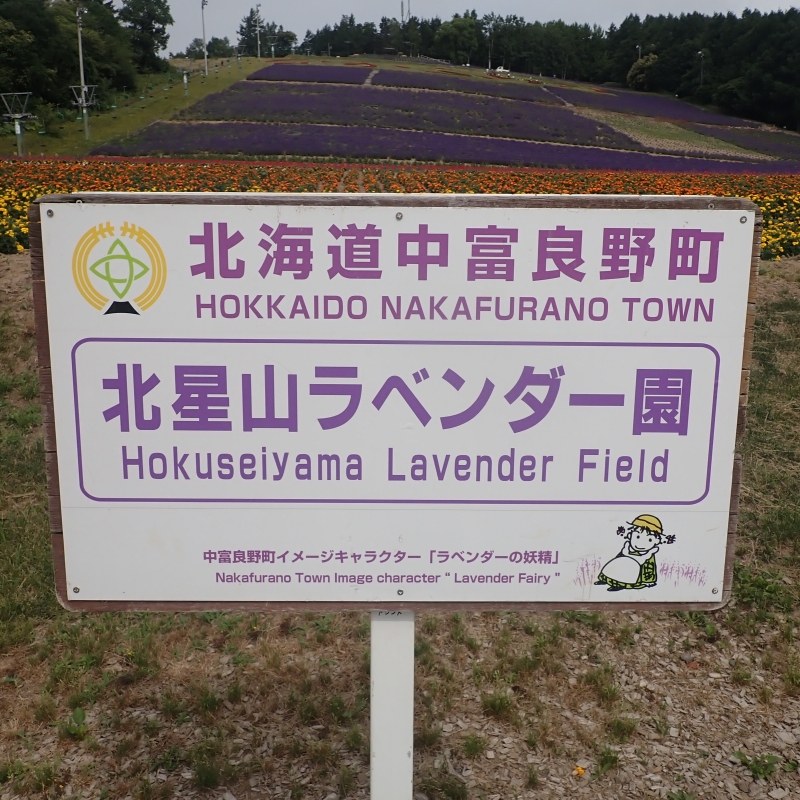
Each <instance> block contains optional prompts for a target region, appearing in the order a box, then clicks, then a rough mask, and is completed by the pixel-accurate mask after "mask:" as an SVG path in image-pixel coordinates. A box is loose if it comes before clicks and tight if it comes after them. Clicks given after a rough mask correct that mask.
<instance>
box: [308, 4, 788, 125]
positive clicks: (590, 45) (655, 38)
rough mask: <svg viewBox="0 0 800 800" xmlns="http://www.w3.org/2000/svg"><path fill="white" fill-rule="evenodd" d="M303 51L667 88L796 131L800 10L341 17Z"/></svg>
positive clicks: (313, 37)
mask: <svg viewBox="0 0 800 800" xmlns="http://www.w3.org/2000/svg"><path fill="white" fill-rule="evenodd" d="M298 49H299V50H300V51H301V52H307V53H314V54H318V55H324V54H331V55H337V56H347V55H353V54H355V53H372V54H380V53H403V54H406V55H410V56H418V55H424V56H430V57H433V58H439V59H446V60H449V61H451V62H452V63H454V64H471V65H474V66H482V67H488V66H493V67H497V66H504V67H506V68H507V69H511V70H514V71H519V72H528V73H532V74H542V75H547V76H557V77H559V78H570V79H574V80H581V81H590V82H594V83H610V84H615V85H621V86H624V85H629V86H631V87H632V88H636V89H640V90H643V91H655V92H669V93H670V94H676V95H678V96H680V97H686V98H689V99H693V100H696V101H699V102H703V103H710V104H715V105H717V106H719V107H721V108H723V109H725V110H727V111H729V112H732V113H734V114H739V115H742V116H748V117H752V118H753V119H758V120H763V121H765V122H771V123H774V124H777V125H782V126H785V127H790V128H792V129H800V10H798V9H796V8H792V9H789V10H788V11H776V12H772V13H768V14H763V13H761V12H759V11H745V12H744V13H743V14H742V16H741V17H737V16H736V15H735V14H714V15H710V16H708V15H704V14H699V13H694V14H681V15H680V16H674V15H672V14H669V15H666V16H665V15H659V16H647V17H645V18H644V19H640V18H639V17H638V16H636V15H630V16H629V17H627V19H625V20H624V22H622V23H621V24H620V25H618V26H617V25H612V26H611V27H610V28H609V29H608V30H603V29H601V28H599V27H597V26H590V25H581V24H577V23H575V24H571V25H567V24H566V23H564V22H560V21H559V22H546V23H540V22H526V21H525V20H524V19H523V18H522V17H518V16H508V17H501V16H498V15H496V14H488V15H486V16H483V17H478V15H477V14H476V13H475V12H474V11H467V12H465V13H464V14H456V15H455V16H454V17H453V18H452V19H451V20H449V21H444V22H443V21H442V20H441V19H439V18H436V17H434V18H432V19H420V18H417V17H411V18H410V19H408V20H406V21H403V22H402V23H401V22H398V21H397V20H396V19H388V18H386V17H384V18H383V19H382V20H381V21H380V23H379V24H377V25H376V24H375V23H372V22H366V23H357V22H356V21H355V19H354V17H352V16H345V17H342V19H341V21H340V22H339V23H338V24H336V25H333V26H330V25H326V26H324V27H322V28H320V29H318V30H317V31H316V32H314V33H312V32H311V31H308V32H307V33H306V36H305V39H304V41H303V42H302V44H301V45H300V47H299V48H298Z"/></svg>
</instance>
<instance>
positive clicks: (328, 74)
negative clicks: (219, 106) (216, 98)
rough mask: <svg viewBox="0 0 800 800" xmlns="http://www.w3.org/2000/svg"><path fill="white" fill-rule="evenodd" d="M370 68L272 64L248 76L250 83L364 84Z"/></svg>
mask: <svg viewBox="0 0 800 800" xmlns="http://www.w3.org/2000/svg"><path fill="white" fill-rule="evenodd" d="M370 72H372V70H371V69H370V68H369V67H338V66H324V65H311V66H304V65H303V64H270V65H269V66H268V67H264V68H263V69H260V70H258V71H257V72H254V73H252V74H251V75H248V76H247V80H249V81H310V82H312V83H364V81H365V80H366V79H367V76H368V75H369V74H370Z"/></svg>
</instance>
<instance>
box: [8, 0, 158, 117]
mask: <svg viewBox="0 0 800 800" xmlns="http://www.w3.org/2000/svg"><path fill="white" fill-rule="evenodd" d="M79 5H80V6H82V7H84V8H85V9H86V13H85V14H84V15H83V34H82V39H83V56H84V67H85V75H86V82H87V83H89V84H96V85H98V86H99V87H100V92H101V93H102V92H103V91H107V90H109V89H119V90H123V89H125V88H128V89H131V88H133V87H134V86H135V85H136V75H137V72H160V71H164V70H166V69H168V68H169V65H168V63H167V62H166V61H165V60H164V59H163V58H161V56H160V53H161V51H162V50H163V49H164V48H165V47H166V44H167V40H168V38H169V35H168V34H167V26H168V25H172V23H173V19H172V15H171V14H170V9H169V5H168V2H167V0H122V3H121V6H120V7H119V8H116V7H115V5H114V3H113V2H111V0H80V3H78V2H63V1H61V2H51V1H50V0H0V91H2V92H23V91H29V92H33V94H34V96H35V97H36V98H37V100H39V101H44V102H47V103H54V104H61V105H63V104H65V103H69V102H70V101H71V99H72V93H71V92H70V89H69V87H70V85H77V84H78V83H80V78H79V74H80V73H79V66H78V34H77V20H76V15H75V12H76V9H77V8H78V6H79Z"/></svg>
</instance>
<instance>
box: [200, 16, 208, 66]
mask: <svg viewBox="0 0 800 800" xmlns="http://www.w3.org/2000/svg"><path fill="white" fill-rule="evenodd" d="M207 5H208V0H200V18H201V19H202V21H203V62H204V64H205V75H206V78H207V77H208V48H207V47H206V6H207Z"/></svg>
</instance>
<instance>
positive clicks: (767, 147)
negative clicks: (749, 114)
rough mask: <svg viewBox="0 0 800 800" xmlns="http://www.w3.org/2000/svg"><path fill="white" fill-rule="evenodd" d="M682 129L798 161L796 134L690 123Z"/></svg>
mask: <svg viewBox="0 0 800 800" xmlns="http://www.w3.org/2000/svg"><path fill="white" fill-rule="evenodd" d="M683 127H684V128H689V129H690V130H693V131H697V133H702V134H705V135H706V136H713V137H714V138H716V139H722V140H723V141H725V142H731V143H732V144H736V145H739V147H746V148H747V149H749V150H755V151H756V152H759V153H766V154H767V155H770V156H776V157H777V158H783V159H787V160H789V161H800V136H798V135H796V134H791V133H782V132H781V131H764V130H753V129H750V128H748V129H743V128H720V127H713V128H710V127H708V126H706V125H698V124H691V123H686V124H684V125H683Z"/></svg>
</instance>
